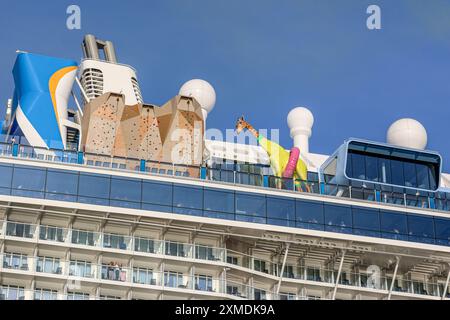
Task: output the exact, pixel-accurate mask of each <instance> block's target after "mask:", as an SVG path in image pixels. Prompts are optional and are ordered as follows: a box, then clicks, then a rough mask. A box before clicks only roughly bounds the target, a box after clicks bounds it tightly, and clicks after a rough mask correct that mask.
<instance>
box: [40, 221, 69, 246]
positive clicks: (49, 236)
mask: <svg viewBox="0 0 450 320" xmlns="http://www.w3.org/2000/svg"><path fill="white" fill-rule="evenodd" d="M68 234H69V229H66V228H60V227H52V226H42V225H41V226H39V239H40V240H46V241H56V242H66V240H67V236H68Z"/></svg>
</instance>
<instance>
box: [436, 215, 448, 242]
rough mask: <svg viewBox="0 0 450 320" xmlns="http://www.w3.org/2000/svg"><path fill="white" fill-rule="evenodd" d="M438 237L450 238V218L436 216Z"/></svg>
mask: <svg viewBox="0 0 450 320" xmlns="http://www.w3.org/2000/svg"><path fill="white" fill-rule="evenodd" d="M434 225H435V229H436V231H435V232H436V238H437V239H443V240H450V219H439V218H434Z"/></svg>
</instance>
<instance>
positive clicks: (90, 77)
mask: <svg viewBox="0 0 450 320" xmlns="http://www.w3.org/2000/svg"><path fill="white" fill-rule="evenodd" d="M81 85H82V86H83V89H84V91H85V92H86V95H87V96H88V98H89V99H94V98H97V97H99V96H101V95H102V94H103V73H102V71H101V70H98V69H93V68H89V69H86V70H84V71H83V74H82V75H81ZM86 102H87V101H85V103H86Z"/></svg>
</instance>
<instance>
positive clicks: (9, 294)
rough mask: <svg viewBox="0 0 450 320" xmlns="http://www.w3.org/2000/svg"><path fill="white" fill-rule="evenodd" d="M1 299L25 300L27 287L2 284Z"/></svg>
mask: <svg viewBox="0 0 450 320" xmlns="http://www.w3.org/2000/svg"><path fill="white" fill-rule="evenodd" d="M0 300H25V288H23V287H17V286H0Z"/></svg>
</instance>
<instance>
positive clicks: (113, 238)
mask: <svg viewBox="0 0 450 320" xmlns="http://www.w3.org/2000/svg"><path fill="white" fill-rule="evenodd" d="M131 244H132V237H130V236H125V235H121V234H112V233H104V234H103V248H111V249H121V250H131V249H132V246H131Z"/></svg>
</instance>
